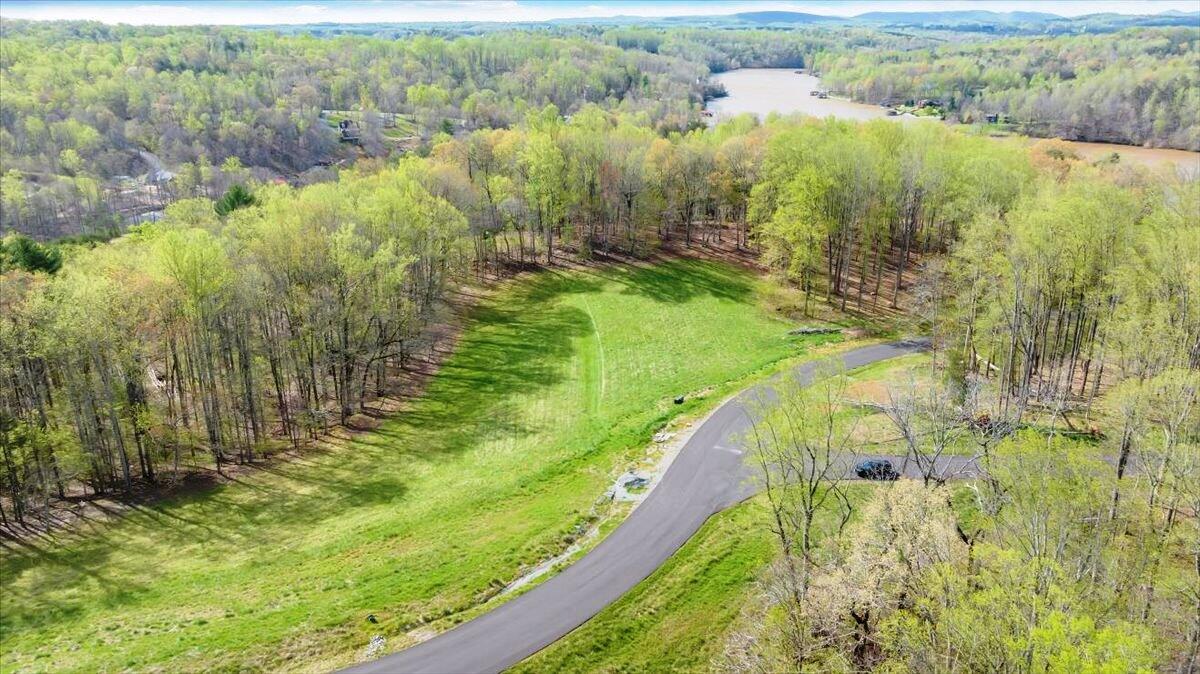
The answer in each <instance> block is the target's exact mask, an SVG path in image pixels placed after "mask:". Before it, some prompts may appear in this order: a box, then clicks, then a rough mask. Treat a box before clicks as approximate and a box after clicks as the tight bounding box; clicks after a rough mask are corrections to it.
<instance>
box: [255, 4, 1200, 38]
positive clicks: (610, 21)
mask: <svg viewBox="0 0 1200 674" xmlns="http://www.w3.org/2000/svg"><path fill="white" fill-rule="evenodd" d="M545 25H560V26H584V25H595V26H630V25H638V26H647V27H660V28H661V27H679V26H695V27H709V28H781V29H788V28H803V27H808V26H837V27H846V26H851V27H853V26H861V27H870V28H880V29H892V30H903V29H924V30H947V31H961V32H978V33H993V34H998V35H1040V34H1050V35H1059V34H1073V33H1108V32H1113V31H1117V30H1123V29H1126V28H1137V27H1151V26H1190V27H1194V28H1200V11H1197V12H1180V11H1178V10H1172V11H1168V12H1163V13H1161V14H1114V13H1098V14H1087V15H1084V16H1073V17H1066V16H1059V15H1058V14H1050V13H1048V12H991V11H986V10H962V11H945V12H867V13H865V14H859V15H858V16H850V17H847V16H827V15H822V14H809V13H805V12H786V11H759V12H741V13H738V14H725V15H711V16H672V17H644V16H610V17H587V18H584V17H580V18H566V19H553V20H550V21H544V22H539V21H528V22H520V23H515V24H513V23H508V24H505V23H488V22H475V21H463V22H455V23H446V22H429V21H427V22H413V23H402V24H401V23H311V24H293V25H258V26H247V27H248V28H260V29H263V28H265V29H271V30H277V31H280V32H284V33H301V32H311V33H316V34H376V35H388V36H392V37H400V36H403V35H406V34H411V33H414V32H419V31H427V30H432V31H438V30H446V29H451V30H458V29H463V28H466V29H467V30H469V31H470V32H490V31H495V30H504V29H510V28H522V27H524V28H534V27H537V26H545Z"/></svg>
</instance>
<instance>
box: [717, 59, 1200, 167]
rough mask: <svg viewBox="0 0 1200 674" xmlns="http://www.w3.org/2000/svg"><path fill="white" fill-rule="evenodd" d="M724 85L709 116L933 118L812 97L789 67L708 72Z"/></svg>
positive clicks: (1135, 150) (1104, 150)
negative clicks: (774, 114)
mask: <svg viewBox="0 0 1200 674" xmlns="http://www.w3.org/2000/svg"><path fill="white" fill-rule="evenodd" d="M713 79H714V80H716V81H717V82H720V83H721V84H724V85H725V91H726V92H728V94H729V95H728V96H725V97H724V98H717V99H713V100H711V101H709V102H708V105H707V106H706V109H707V110H709V111H711V112H712V113H713V120H714V121H719V120H721V119H723V118H728V117H732V116H734V115H739V114H742V113H744V112H752V113H754V114H756V115H758V116H760V117H765V116H766V115H767V114H769V113H772V112H778V113H782V114H790V113H793V112H799V113H804V114H806V115H812V116H814V117H829V116H831V115H832V116H834V117H837V118H840V119H853V120H859V121H863V120H868V119H880V118H883V119H893V120H900V121H910V120H912V121H928V120H930V119H933V118H929V117H913V116H911V115H909V116H904V117H889V116H888V114H887V109H886V108H883V107H880V106H878V105H867V104H865V103H855V102H853V101H847V100H844V99H840V98H817V97H816V96H812V95H810V94H809V92H811V91H814V90H817V89H820V88H821V81H820V80H819V79H817V78H816V77H813V76H812V75H809V74H806V73H797V72H795V71H794V70H792V69H790V68H747V69H743V70H731V71H729V72H724V73H719V74H717V75H714V76H713ZM1065 142H1067V143H1069V144H1071V145H1072V146H1073V147H1074V148H1075V151H1076V152H1077V153H1078V154H1079V156H1080V157H1083V158H1084V159H1087V160H1091V161H1094V160H1096V159H1100V158H1102V157H1105V156H1108V155H1109V154H1111V153H1113V152H1116V153H1118V154H1119V155H1121V159H1122V160H1123V161H1129V162H1134V163H1138V164H1144V165H1146V166H1162V165H1165V164H1174V165H1175V166H1176V167H1177V168H1178V169H1179V170H1180V172H1181V173H1183V174H1185V175H1190V176H1197V175H1200V152H1188V151H1187V150H1167V149H1161V148H1146V147H1138V146H1136V145H1116V144H1112V143H1085V142H1081V141H1065Z"/></svg>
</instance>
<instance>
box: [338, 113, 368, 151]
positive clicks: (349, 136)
mask: <svg viewBox="0 0 1200 674" xmlns="http://www.w3.org/2000/svg"><path fill="white" fill-rule="evenodd" d="M338 131H339V132H340V133H341V140H342V142H343V143H354V144H355V145H357V144H358V143H359V142H360V141H361V140H362V134H361V133H359V129H358V122H356V121H354V120H352V119H343V120H342V121H340V122H338Z"/></svg>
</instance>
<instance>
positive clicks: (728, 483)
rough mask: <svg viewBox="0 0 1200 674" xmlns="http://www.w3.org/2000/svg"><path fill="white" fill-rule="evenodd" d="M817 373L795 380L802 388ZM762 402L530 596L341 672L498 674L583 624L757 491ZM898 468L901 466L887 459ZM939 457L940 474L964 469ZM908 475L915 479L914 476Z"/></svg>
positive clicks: (700, 447) (731, 421)
mask: <svg viewBox="0 0 1200 674" xmlns="http://www.w3.org/2000/svg"><path fill="white" fill-rule="evenodd" d="M923 348H925V345H924V343H921V342H898V343H894V344H882V345H877V346H867V347H863V348H860V349H855V350H853V351H849V352H847V353H845V354H844V355H843V356H842V357H841V358H842V363H843V365H844V366H845V367H846V368H847V369H853V368H857V367H862V366H864V365H869V364H871V363H874V362H877V361H880V360H885V359H888V358H894V357H896V356H901V355H904V354H908V353H914V352H916V351H919V350H921V349H923ZM815 369H816V366H815V364H814V363H807V364H805V365H802V366H800V367H798V368H796V369H795V370H794V371H793V372H794V374H795V375H796V376H798V377H799V378H800V379H801V380H802V381H804V382H807V381H808V380H810V379H811V378H812V374H813V372H814V370H815ZM764 394H765V395H768V396H769V395H770V389H769V384H767V385H763V386H761V387H755V388H752V389H750V390H748V391H746V392H744V393H742V394H741V395H739V396H737V397H735V398H734V399H732V400H730V401H729V402H726V403H725V404H724V405H722V406H721V407H720V408H718V409H717V410H716V411H715V412H714V413H713V414H712V415H711V416H710V417H709V418H708V419H707V420H705V421H704V423H703V424H702V425H701V426H700V427H699V428H697V429H696V431H695V432H694V433H693V434H692V437H691V438H689V439H688V441H687V443H686V444H685V445H684V446H683V448H682V449H681V450H680V452H679V455H678V456H676V457H675V460H674V461H673V462H672V463H671V466H670V468H669V469H668V470H667V472H666V474H665V475H663V478H662V480H661V481H660V482H659V484H658V486H657V487H655V488H654V490H653V491H652V492H650V495H649V496H648V497H647V498H646V500H645V501H643V502H642V503H641V504H640V505H639V506H638V507H637V508H635V509H634V510H633V512H632V513H631V514H630V515H629V517H628V518H627V519H626V520H625V522H624V523H623V524H621V526H619V527H617V529H616V530H615V531H613V532H612V533H611V534H609V535H608V537H607V538H605V539H604V540H603V541H602V542H601V543H600V544H599V545H597V546H596V548H595V549H593V550H592V551H591V552H589V553H588V554H587V555H585V556H584V557H583V558H581V559H580V560H578V561H576V562H575V563H574V564H572V565H571V566H569V567H567V568H566V569H565V570H564V571H562V572H561V573H559V574H558V575H556V576H554V577H553V578H551V579H550V580H548V581H546V582H544V583H542V584H541V585H539V586H538V587H536V588H534V589H533V590H530V591H529V592H526V593H525V594H523V595H521V596H520V597H517V598H516V599H514V600H512V601H510V602H508V603H506V604H503V605H501V606H500V607H499V608H496V609H495V610H493V611H490V612H488V613H485V614H483V615H481V616H479V617H478V618H475V619H474V620H471V621H468V622H466V623H463V624H462V625H459V626H458V627H456V628H454V629H452V630H450V631H448V632H445V633H443V634H441V635H439V636H436V637H434V638H432V639H430V640H429V641H426V642H424V643H421V644H417V645H416V646H413V647H412V648H409V649H407V650H404V651H401V652H399V653H396V654H394V655H390V656H387V657H384V658H380V659H379V660H375V661H372V662H369V663H365V664H362V665H359V666H357V667H353V668H351V669H348V670H346V672H347V673H353V674H378V673H381V672H388V673H392V672H396V673H403V674H476V673H491V672H500V671H503V670H504V669H506V668H508V667H511V666H512V665H514V664H516V663H518V662H520V661H521V660H524V659H525V658H527V657H529V656H530V655H533V654H534V653H536V652H538V651H539V650H541V649H543V648H545V647H546V646H548V645H550V644H552V643H554V642H555V641H556V640H558V639H559V638H561V637H562V636H564V635H565V634H567V633H568V632H570V631H571V630H573V629H575V628H576V627H578V626H580V625H582V624H583V623H584V622H586V621H587V620H588V619H589V618H591V617H592V616H594V615H596V614H597V613H599V612H600V610H601V609H603V608H604V607H605V606H608V605H609V604H611V603H612V602H614V601H616V600H617V599H619V598H620V597H621V595H623V594H625V593H626V592H628V591H629V590H630V589H632V588H633V587H634V586H635V585H637V584H638V583H639V582H641V580H642V579H644V578H645V577H646V576H649V575H650V574H651V573H652V572H653V571H654V570H655V569H657V568H658V567H659V566H660V565H661V564H662V563H663V562H665V561H666V560H667V558H669V557H670V556H671V555H672V554H674V552H675V551H676V550H678V549H679V547H680V546H681V545H683V544H684V543H685V542H686V541H687V540H688V539H689V538H691V537H692V534H694V533H696V531H697V530H698V529H699V528H700V526H701V525H703V524H704V521H705V520H707V519H708V518H709V517H710V516H711V515H713V514H714V513H717V512H719V511H721V510H723V509H725V508H727V507H729V506H731V505H733V504H735V503H738V502H740V501H742V500H744V499H746V498H747V497H749V496H751V495H753V494H754V492H755V491H757V488H756V486H755V483H754V480H752V479H750V478H751V476H752V474H753V469H752V467H751V466H749V465H745V466H744V465H743V464H742V450H741V449H740V448H739V438H741V437H742V436H743V434H744V432H745V431H746V429H747V427H748V417H747V415H746V407H745V406H744V403H745V402H747V401H749V400H752V399H756V398H758V397H759V396H760V395H764ZM887 458H891V459H892V460H893V463H895V464H896V465H897V467H898V468H899V467H901V465H902V464H901V463H898V462H897V461H896V458H895V457H887ZM962 462H963V460H962V459H959V458H947V463H946V464H945V465H944V466H939V469H941V470H944V471H960V470H963V471H965V470H969V468H968V467H966V466H960V465H958V464H959V463H962ZM952 464H953V465H952ZM906 472H907V473H909V474H910V475H914V476H915V467H913V466H908V467H907V468H906Z"/></svg>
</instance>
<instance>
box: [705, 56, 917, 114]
mask: <svg viewBox="0 0 1200 674" xmlns="http://www.w3.org/2000/svg"><path fill="white" fill-rule="evenodd" d="M713 79H714V80H716V81H717V82H720V83H721V84H723V85H725V91H727V92H729V95H728V96H725V97H724V98H715V99H713V100H711V101H709V102H708V106H707V109H708V110H709V111H710V112H712V113H713V119H714V120H720V119H722V118H727V117H733V116H735V115H740V114H742V113H744V112H752V113H754V114H756V115H758V116H760V117H763V116H766V115H767V113H771V112H779V113H782V114H790V113H793V112H802V113H804V114H806V115H812V116H814V117H828V116H830V115H833V116H834V117H838V118H841V119H856V120H867V119H877V118H880V117H887V109H886V108H882V107H880V106H878V105H867V104H865V103H855V102H853V101H847V100H844V99H840V98H817V97H816V96H812V95H810V92H812V91H816V90H818V89H820V88H821V80H819V79H817V78H816V77H813V76H812V75H809V74H798V73H796V72H795V71H794V70H792V69H790V68H747V69H744V70H730V71H728V72H724V73H719V74H717V75H714V76H713ZM908 119H916V118H914V117H909V118H908Z"/></svg>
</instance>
